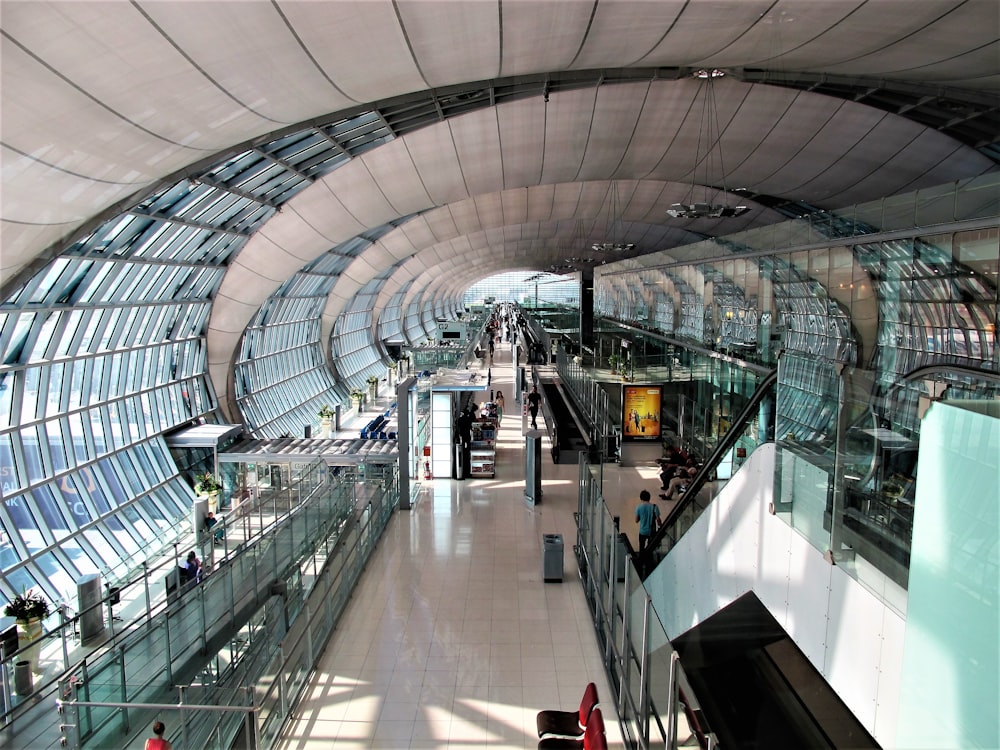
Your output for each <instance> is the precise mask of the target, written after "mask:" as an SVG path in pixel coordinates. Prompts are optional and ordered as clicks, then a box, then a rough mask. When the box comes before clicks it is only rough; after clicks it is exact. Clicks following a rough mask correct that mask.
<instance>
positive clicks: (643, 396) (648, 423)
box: [622, 385, 663, 440]
mask: <svg viewBox="0 0 1000 750" xmlns="http://www.w3.org/2000/svg"><path fill="white" fill-rule="evenodd" d="M662 397H663V391H662V390H661V387H660V386H658V385H623V386H622V403H623V414H622V439H623V440H659V439H660V400H661V399H662Z"/></svg>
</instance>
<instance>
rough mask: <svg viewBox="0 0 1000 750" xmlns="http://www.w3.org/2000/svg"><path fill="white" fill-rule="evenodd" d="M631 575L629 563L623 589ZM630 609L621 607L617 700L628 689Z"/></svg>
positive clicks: (629, 672)
mask: <svg viewBox="0 0 1000 750" xmlns="http://www.w3.org/2000/svg"><path fill="white" fill-rule="evenodd" d="M631 575H632V566H631V565H627V566H626V567H625V590H626V591H628V586H629V582H630V581H629V579H630V578H631ZM630 611H631V608H630V607H628V606H627V605H626V606H625V607H622V642H621V646H620V648H619V650H618V653H620V654H621V662H620V663H619V665H618V674H619V678H618V695H619V702H620V701H621V699H620V696H623V695H625V694H626V690H627V689H628V682H629V675H630V674H631V672H632V658H631V653H632V650H631V648H629V638H631V637H632V635H631V633H632V628H630V627H629V625H630V624H631V622H632V618H630V617H629V614H628V613H629V612H630ZM620 714H621V706H619V715H620Z"/></svg>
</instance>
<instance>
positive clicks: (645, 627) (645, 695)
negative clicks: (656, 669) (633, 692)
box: [639, 594, 653, 747]
mask: <svg viewBox="0 0 1000 750" xmlns="http://www.w3.org/2000/svg"><path fill="white" fill-rule="evenodd" d="M652 606H653V600H652V599H651V598H650V596H649V594H646V597H645V600H644V602H643V607H642V652H641V654H640V656H639V732H640V737H641V743H642V745H643V747H649V611H650V609H651V608H652Z"/></svg>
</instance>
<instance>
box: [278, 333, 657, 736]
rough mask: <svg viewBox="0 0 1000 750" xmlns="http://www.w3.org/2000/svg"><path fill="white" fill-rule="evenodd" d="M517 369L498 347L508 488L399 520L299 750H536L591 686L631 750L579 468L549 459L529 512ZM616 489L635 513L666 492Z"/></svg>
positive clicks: (315, 698) (318, 688)
mask: <svg viewBox="0 0 1000 750" xmlns="http://www.w3.org/2000/svg"><path fill="white" fill-rule="evenodd" d="M509 357H510V354H509V352H508V351H507V348H506V346H504V347H502V348H501V349H498V352H497V360H498V362H497V363H496V364H502V363H506V365H507V366H505V367H496V366H495V367H494V370H493V371H494V379H493V387H494V388H500V389H502V390H503V391H504V395H505V396H506V400H507V414H506V416H505V418H504V420H503V424H502V425H501V429H500V433H499V438H498V454H497V476H496V478H495V479H492V480H488V479H477V480H466V481H457V480H452V479H435V480H432V481H430V482H426V483H425V487H424V489H423V491H422V495H421V497H420V500H419V502H418V503H417V504H416V505H415V507H414V508H413V510H411V511H399V512H397V513H396V514H395V516H394V517H393V519H392V521H391V523H390V525H389V527H388V529H387V530H386V533H385V536H384V537H383V539H382V541H381V542H380V543H379V549H378V550H377V551H376V553H375V555H374V556H373V558H372V560H371V562H370V563H369V565H368V569H367V570H366V571H365V574H364V576H363V577H362V580H361V582H360V584H359V586H358V588H357V590H356V592H355V594H354V597H353V599H352V601H351V603H350V605H349V606H348V609H347V611H346V613H345V614H344V617H343V619H342V621H341V624H340V625H339V627H338V628H337V630H336V631H335V633H334V635H333V637H332V639H331V641H330V642H329V644H328V645H327V648H326V652H325V654H324V655H323V656H322V657H321V660H320V663H319V665H318V669H317V672H316V674H315V675H314V677H313V679H312V681H311V683H310V685H309V687H308V689H307V694H306V695H305V696H304V698H303V700H302V702H301V703H300V704H299V706H298V708H297V710H296V711H295V718H294V719H293V721H292V722H291V724H290V725H289V727H288V728H287V729H286V731H285V734H284V738H283V741H282V743H281V745H280V747H281V748H282V749H283V750H303V749H305V748H318V747H323V748H327V747H330V743H331V741H335V747H337V748H338V749H339V748H345V749H350V748H387V749H391V750H400V749H402V748H455V749H458V748H462V749H463V750H464V749H471V748H533V747H535V746H536V745H537V743H538V737H537V733H536V731H535V714H536V713H537V712H538V711H539V710H541V709H546V708H561V709H567V710H569V709H575V708H576V707H577V706H578V705H579V703H580V698H581V696H582V694H583V689H584V687H585V685H586V684H587V682H590V681H594V682H596V683H597V686H598V690H599V693H600V696H601V698H602V699H603V700H604V701H605V709H604V711H605V720H606V724H607V732H608V741H609V746H610V747H619V748H620V747H622V746H623V745H622V741H621V735H620V731H619V728H618V724H617V717H616V715H615V710H614V706H613V704H612V703H611V702H610V698H611V691H610V689H609V687H608V685H607V681H606V678H605V673H604V669H603V667H602V664H601V659H600V654H599V652H598V646H597V640H596V637H595V635H594V630H593V626H592V625H591V618H590V613H589V611H588V608H587V604H586V600H585V598H584V594H583V589H582V586H581V585H580V582H579V578H578V576H577V568H576V561H575V558H574V556H573V552H572V545H573V542H574V540H575V535H576V527H575V524H574V521H573V512H574V511H575V510H576V503H577V500H576V486H577V467H576V464H559V465H555V464H552V462H551V460H549V459H548V456H549V453H548V451H547V449H546V450H545V451H544V453H543V456H544V457H545V458H544V460H543V498H542V502H541V503H540V504H539V505H537V506H536V507H534V508H528V507H527V506H526V504H525V502H524V450H523V448H524V440H523V437H522V427H523V425H522V420H521V416H520V412H521V409H520V407H519V406H518V405H516V404H515V403H514V399H513V391H512V389H511V384H510V382H509V380H506V381H505V380H504V378H503V376H502V375H501V376H500V377H497V376H496V373H499V372H504V373H506V372H509V371H510V367H509V362H510V360H509ZM546 448H547V446H546ZM650 478H651V479H650ZM605 486H606V488H607V489H608V491H609V492H610V493H613V494H614V496H615V497H616V498H618V500H616V502H620V503H621V505H622V510H623V512H625V513H626V514H630V513H631V512H632V509H633V507H634V505H635V499H636V498H637V497H638V492H639V489H640V487H642V486H645V487H647V488H648V489H650V490H651V491H652V490H655V489H656V488H657V486H658V483H657V482H656V470H655V467H652V466H651V467H649V468H648V469H646V468H643V469H625V468H621V467H618V466H617V465H609V466H608V468H607V472H606V484H605ZM653 496H654V498H655V497H656V493H655V492H654V493H653ZM626 519H628V521H631V517H630V516H629V515H623V524H622V526H623V530H624V531H626V532H628V533H629V534H630V536H631V537H632V538H633V539H635V538H636V535H635V528H634V523H630V522H625V521H626ZM551 533H556V534H562V536H563V540H564V580H563V582H561V583H558V582H556V583H545V582H544V581H543V580H542V551H541V546H542V545H541V538H542V535H543V534H551Z"/></svg>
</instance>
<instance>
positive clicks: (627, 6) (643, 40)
mask: <svg viewBox="0 0 1000 750" xmlns="http://www.w3.org/2000/svg"><path fill="white" fill-rule="evenodd" d="M685 5H687V3H686V2H680V1H679V0H659V1H658V2H655V3H620V2H600V3H597V4H596V7H595V8H594V19H593V21H592V23H591V27H590V32H589V33H588V35H587V40H586V43H585V44H584V45H583V46H582V48H581V49H580V54H579V56H578V57H577V58H576V60H575V61H574V67H575V68H577V69H586V68H604V67H608V66H615V65H618V64H620V63H616V62H615V61H617V60H627V61H628V63H629V64H631V65H664V64H669V63H663V62H661V61H660V60H658V59H656V58H654V57H651V56H649V54H648V53H649V52H650V51H651V50H654V49H656V48H657V45H658V44H659V43H660V41H661V40H662V38H663V35H664V33H666V31H667V30H668V29H669V28H670V27H671V26H672V25H673V24H674V22H675V21H676V19H677V15H678V14H679V13H680V12H681V10H682V9H683V8H684V6H685Z"/></svg>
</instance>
